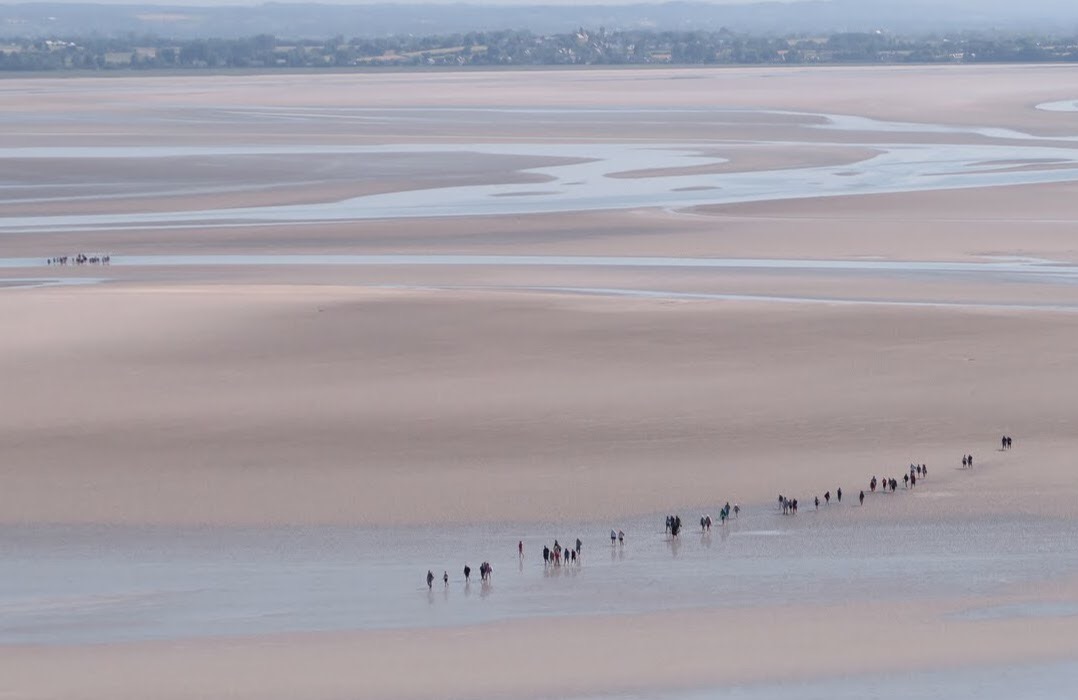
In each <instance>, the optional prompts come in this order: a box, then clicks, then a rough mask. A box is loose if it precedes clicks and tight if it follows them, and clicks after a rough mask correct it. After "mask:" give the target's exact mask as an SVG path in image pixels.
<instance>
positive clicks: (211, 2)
mask: <svg viewBox="0 0 1078 700" xmlns="http://www.w3.org/2000/svg"><path fill="white" fill-rule="evenodd" d="M277 1H278V2H280V3H282V4H290V5H291V4H303V3H304V2H311V3H315V4H320V5H328V4H333V5H370V4H375V3H377V4H390V5H422V4H438V5H450V4H461V3H464V4H468V5H639V4H643V3H649V4H659V3H662V2H669V1H670V0H277ZM688 1H689V2H706V3H709V4H713V5H751V4H753V3H758V2H761V1H762V0H688ZM764 1H768V2H801V1H802V0H764ZM864 1H865V2H871V1H872V0H864ZM944 1H945V0H941V2H944ZM46 2H47V3H57V2H86V3H95V4H108V5H197V6H202V7H206V6H225V5H261V4H264V3H265V2H267V0H0V5H11V4H23V3H31V4H33V3H46Z"/></svg>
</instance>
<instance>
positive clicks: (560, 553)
mask: <svg viewBox="0 0 1078 700" xmlns="http://www.w3.org/2000/svg"><path fill="white" fill-rule="evenodd" d="M106 263H107V257H106ZM58 264H66V263H58ZM77 264H82V263H77ZM1012 444H1013V441H1012V439H1011V437H1010V436H1008V435H1004V436H1003V437H1002V439H1001V440H1000V449H1001V450H1009V449H1011V446H1012ZM962 468H963V469H972V468H973V455H968V454H967V455H962ZM926 478H928V465H926V464H910V470H909V472H908V473H905V474H903V475H902V482H903V484H904V485H905V487H906V488H907V489H912V488H914V487H916V486H917V481H918V480H923V479H926ZM868 488H869V491H871V492H872V493H875V492H876V489H877V488H882V490H883V491H884V492H886V491H888V490H890V491H891V492H892V493H894V492H895V491H896V490H897V489H898V479H896V478H894V477H884V478H883V479H877V478H876V476H875V475H873V477H872V478H871V479H870V480H869V482H868ZM823 499H824V504H825V505H830V503H831V492H830V491H824V494H823ZM778 500H779V506H780V507H781V508H782V513H783V515H796V514H797V499H796V498H787V497H786V496H783V495H782V494H779V499H778ZM835 500H836V501H837V502H838V503H841V502H842V488H841V487H839V488H837V489H835ZM857 500H858V502H859V504H860V505H862V506H863V505H864V504H865V492H864V491H861V492H860V493H858V495H857ZM814 503H815V506H816V510H819V509H820V497H819V496H816V497H815V499H814ZM740 512H741V507H740V506H739V505H738V504H736V503H735V504H733V506H731V505H730V503H729V502H727V503H726V505H724V506H723V507H722V508H721V509H720V510H719V518H720V520H721V521H722V523H723V524H724V525H725V523H726V521H727V520H728V519H729V518H730V517H731V513H733V517H737V516H738V515H739V514H740ZM712 523H713V521H712V519H711V516H710V515H708V514H704V515H702V516H700V529H701V531H703V532H708V531H710V530H711V525H712ZM681 528H682V525H681V516H680V515H668V516H666V532H667V534H669V535H670V536H671V537H678V536H679V535H680V534H681ZM624 544H625V532H624V531H623V530H614V529H611V530H610V546H611V547H617V546H622V545H624ZM583 546H584V543H583V542H582V541H581V540H580V538H579V537H578V538H577V539H576V543H575V546H573V547H568V548H566V547H562V545H561V544H560V543H559V542H558V541H557V540H554V545H553V546H552V547H550V546H544V547H543V566H544V567H548V566H562V565H566V566H568V565H572V564H578V563H580V562H581V560H582V556H581V550H582V548H583ZM517 555H518V556H519V557H520V560H521V561H522V562H523V561H524V541H523V540H520V541H519V542H517ZM493 572H494V569H493V567H492V566H491V565H490V563H489V562H483V563H482V564H480V566H479V575H480V578H481V579H482V581H483V583H484V584H486V583H488V582H489V581H490V578H491V574H492V573H493ZM471 574H472V569H471V567H470V566H468V565H467V564H465V565H464V581H465V584H467V583H469V582H470V580H471ZM442 583H443V584H444V585H445V587H446V588H448V587H449V572H448V571H446V572H443V574H442ZM433 587H434V572H432V571H430V570H428V571H427V588H428V589H432V588H433Z"/></svg>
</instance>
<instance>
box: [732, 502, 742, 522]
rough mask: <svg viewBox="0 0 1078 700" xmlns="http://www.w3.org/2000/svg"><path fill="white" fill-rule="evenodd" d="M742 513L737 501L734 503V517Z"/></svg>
mask: <svg viewBox="0 0 1078 700" xmlns="http://www.w3.org/2000/svg"><path fill="white" fill-rule="evenodd" d="M740 514H741V506H739V505H738V504H736V503H735V504H734V517H735V518H736V517H737V516H739V515H740Z"/></svg>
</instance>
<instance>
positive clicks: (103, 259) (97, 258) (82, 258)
mask: <svg viewBox="0 0 1078 700" xmlns="http://www.w3.org/2000/svg"><path fill="white" fill-rule="evenodd" d="M47 262H48V264H49V265H67V264H68V262H70V263H71V264H72V265H108V264H109V263H110V262H112V256H111V255H86V254H85V253H79V254H77V255H74V256H68V255H57V256H56V257H52V258H49V259H48V261H47Z"/></svg>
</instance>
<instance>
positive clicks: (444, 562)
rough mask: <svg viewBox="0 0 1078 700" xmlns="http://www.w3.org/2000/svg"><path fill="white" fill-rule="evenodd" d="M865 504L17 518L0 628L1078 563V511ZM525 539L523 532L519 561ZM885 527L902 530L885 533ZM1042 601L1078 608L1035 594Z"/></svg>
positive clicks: (715, 591) (681, 592)
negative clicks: (52, 520) (902, 514)
mask: <svg viewBox="0 0 1078 700" xmlns="http://www.w3.org/2000/svg"><path fill="white" fill-rule="evenodd" d="M901 495H902V494H898V495H897V496H896V497H901ZM874 498H875V499H889V498H892V497H891V496H887V495H876V496H872V497H870V499H869V501H867V502H866V508H870V507H871V503H872V500H873V499H874ZM854 508H856V506H844V505H839V506H835V505H832V506H831V507H830V508H829V509H827V510H826V511H822V512H820V513H815V512H811V511H809V512H805V513H803V514H801V515H798V516H796V517H784V516H782V515H779V514H778V513H777V512H775V510H774V508H772V507H770V506H758V507H755V508H749V509H746V510H745V511H743V512H742V516H741V518H739V519H738V520H734V521H731V522H730V523H729V524H727V525H726V526H725V527H723V526H716V527H715V528H713V530H712V531H711V533H710V534H702V533H701V532H699V531H698V530H697V531H693V527H692V526H689V527H687V529H686V531H685V532H684V534H683V535H682V537H681V538H680V539H679V540H678V541H674V542H672V541H671V540H670V538H669V537H667V536H666V535H665V534H664V533H663V530H662V517H661V516H658V515H656V516H653V517H648V518H639V519H635V520H631V521H628V522H622V523H617V524H616V525H617V526H618V527H620V528H623V529H624V530H625V531H626V533H627V538H626V544H625V545H624V546H615V547H611V545H610V543H609V539H608V537H607V534H606V533H607V532H608V531H609V524H607V523H574V524H558V525H541V524H539V525H528V526H522V525H509V524H505V525H483V526H448V527H441V528H363V527H357V528H346V527H314V526H312V527H265V528H226V527H218V528H181V527H175V528H172V527H120V526H115V527H108V526H99V527H92V526H77V527H76V526H59V525H56V526H50V525H27V526H13V527H7V528H5V529H4V530H3V531H0V568H2V569H3V570H4V571H5V572H8V575H6V576H5V577H3V579H0V644H3V643H35V644H66V643H84V642H102V641H121V640H142V639H171V638H183V637H196V636H218V635H242V634H259V633H273V632H286V631H299V630H350V629H360V630H362V629H377V628H404V627H429V626H446V625H462V624H475V623H485V622H496V621H500V620H510V619H519V618H528V617H548V616H561V615H570V616H571V615H594V614H626V613H644V612H656V611H663V610H672V609H684V608H705V607H723V608H727V607H733V608H736V607H745V606H760V605H782V604H786V603H788V602H790V601H797V602H799V603H806V604H809V603H819V604H835V603H842V602H849V601H857V600H876V599H879V598H881V597H882V598H888V597H903V598H906V599H911V598H912V599H916V598H918V597H932V598H940V597H947V596H950V595H990V594H992V593H994V592H997V591H998V590H1000V589H1005V588H1008V587H1013V586H1015V585H1021V584H1022V583H1024V582H1037V581H1042V580H1052V579H1054V578H1057V577H1066V576H1072V575H1075V574H1078V551H1075V549H1074V548H1073V546H1072V542H1073V541H1074V539H1075V538H1076V537H1078V524H1076V523H1073V522H1070V521H1055V520H1042V519H1036V518H992V519H991V520H988V519H985V520H972V521H968V522H967V521H954V522H951V521H946V522H942V521H941V522H935V523H932V524H931V525H930V526H929V525H927V524H925V523H916V524H909V523H897V522H885V521H880V522H866V521H863V520H856V519H852V518H851V517H850V514H851V511H852V510H853V509H854ZM712 511H713V512H717V509H712ZM692 512H695V511H692ZM689 520H690V521H691V520H692V518H691V517H690V518H689ZM576 537H581V539H582V540H583V541H584V549H583V552H584V557H583V560H582V565H580V566H578V567H575V568H574V567H572V566H569V567H560V568H556V569H554V568H547V569H544V567H543V564H542V558H541V554H540V553H541V550H542V547H543V545H544V544H551V543H552V542H553V540H554V539H555V538H559V539H561V541H562V542H563V543H566V542H571V541H573V540H575V538H576ZM518 540H523V541H524V545H525V555H526V557H525V561H524V562H523V563H521V562H519V561H518V559H517V556H516V543H517V541H518ZM881 542H888V543H894V544H893V546H888V547H883V548H881V547H880V543H881ZM484 560H487V561H490V562H491V563H492V564H493V566H494V576H493V580H492V582H491V584H490V585H486V586H485V585H483V584H481V583H480V581H479V580H478V578H477V577H473V580H472V582H471V584H470V585H469V586H466V585H465V583H464V581H463V576H462V574H461V569H462V567H463V566H464V564H465V563H470V564H471V565H472V568H473V570H474V569H476V568H478V564H479V562H481V561H484ZM428 569H431V570H433V571H434V572H435V574H436V576H437V578H438V581H437V582H436V586H435V590H434V591H433V592H432V593H430V594H428V591H427V588H426V585H425V584H424V582H423V576H424V575H425V573H426V571H427V570H428ZM443 570H444V571H448V572H449V575H450V586H449V589H448V590H445V589H443V587H442V585H441V574H442V571H443ZM1018 612H1019V613H1020V612H1021V611H1018ZM1012 613H1013V611H1012ZM1036 613H1037V614H1039V615H1042V616H1044V615H1051V614H1061V613H1068V614H1073V613H1074V611H1073V610H1072V609H1071V608H1066V609H1064V608H1059V609H1056V608H1052V607H1050V606H1049V607H1043V606H1042V607H1041V608H1038V609H1037V610H1036ZM970 614H973V615H975V614H977V613H976V612H975V611H973V612H971V613H970ZM991 614H1002V613H1001V612H999V611H991ZM1015 614H1017V613H1015Z"/></svg>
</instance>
